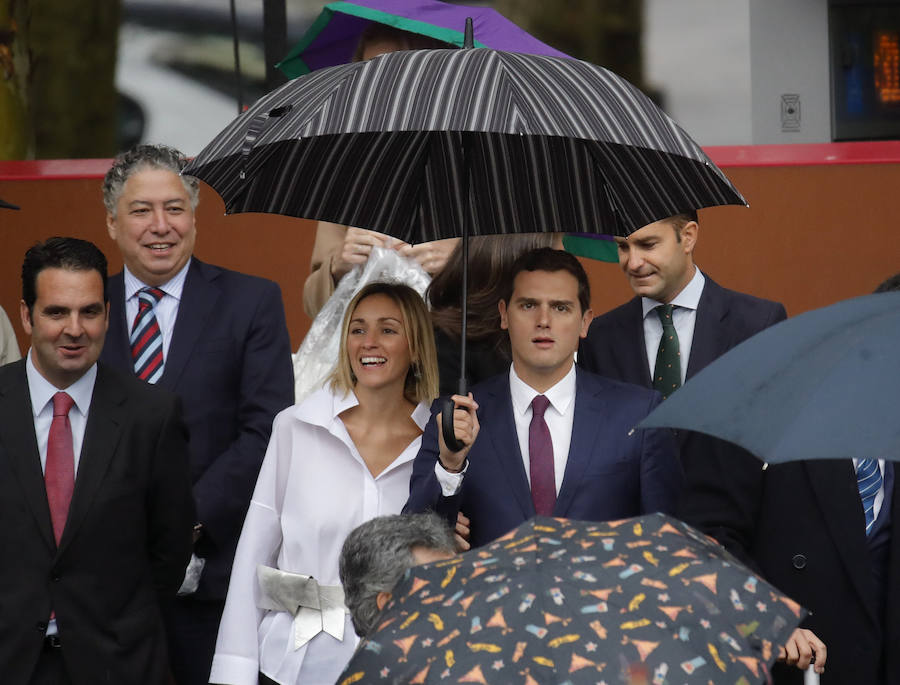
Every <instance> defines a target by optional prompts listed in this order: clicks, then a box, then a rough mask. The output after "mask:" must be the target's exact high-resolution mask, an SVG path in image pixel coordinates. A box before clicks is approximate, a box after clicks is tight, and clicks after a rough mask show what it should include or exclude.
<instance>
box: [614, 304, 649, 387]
mask: <svg viewBox="0 0 900 685" xmlns="http://www.w3.org/2000/svg"><path fill="white" fill-rule="evenodd" d="M622 324H623V325H622V326H620V328H622V329H623V330H622V331H621V334H619V335H616V336H615V341H614V342H613V345H614V347H615V349H616V358H617V359H618V360H619V366H620V370H621V373H622V375H621V380H623V381H626V382H628V383H634V384H636V385H642V386H644V387H645V388H649V387H651V384H650V366H649V365H648V363H647V343H646V342H645V340H644V310H643V307H642V306H641V298H640V297H635V298H633V299H631V300H630V301H629V302H628V304H627V305H626V312H625V317H624V319H623V321H622ZM633 332H636V334H637V335H636V336H635V335H634V333H633ZM635 338H636V339H637V342H636V344H635V342H634V341H635Z"/></svg>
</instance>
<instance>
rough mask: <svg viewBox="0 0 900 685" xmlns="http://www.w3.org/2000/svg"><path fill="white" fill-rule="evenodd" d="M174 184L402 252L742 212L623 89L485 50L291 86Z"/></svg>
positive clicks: (316, 77)
mask: <svg viewBox="0 0 900 685" xmlns="http://www.w3.org/2000/svg"><path fill="white" fill-rule="evenodd" d="M185 173H189V174H192V175H194V176H197V177H199V178H201V179H202V180H204V181H206V182H207V183H208V184H209V185H211V186H212V187H213V188H214V189H215V190H216V191H217V192H218V193H219V194H220V195H221V196H222V197H223V198H224V200H225V207H226V211H227V212H228V213H235V212H270V213H276V214H284V215H289V216H298V217H306V218H311V219H321V220H326V221H332V222H335V223H339V224H344V225H350V226H359V227H363V228H368V229H372V230H375V231H380V232H382V233H387V234H390V235H392V236H395V237H397V238H400V239H401V240H404V241H407V242H409V243H420V242H424V241H428V240H435V239H438V238H448V237H454V236H460V235H464V233H463V230H464V229H463V226H464V224H465V225H466V233H467V234H469V235H480V234H493V233H531V232H539V231H565V232H573V233H574V232H583V233H607V234H611V235H627V234H629V233H630V232H631V231H633V230H635V229H637V228H640V227H641V226H644V225H646V224H648V223H651V222H653V221H656V220H658V219H662V218H665V217H668V216H671V215H673V214H677V213H680V212H683V211H686V210H691V209H699V208H702V207H709V206H714V205H722V204H746V202H745V201H744V199H743V197H741V194H740V193H739V192H738V191H737V190H736V189H735V188H734V186H733V185H732V184H731V183H730V182H729V181H728V179H727V178H726V177H725V175H724V174H723V173H722V172H721V171H720V170H719V169H718V168H717V167H716V166H715V165H714V164H713V163H712V162H711V161H710V160H709V158H708V157H707V156H706V155H705V154H704V152H703V150H702V149H701V148H700V146H699V145H697V144H696V143H695V142H694V141H693V140H692V139H691V138H690V137H689V136H688V135H687V134H686V133H685V132H684V131H683V130H682V129H681V128H680V127H679V126H678V125H677V124H675V122H674V121H672V120H671V119H670V118H669V117H668V116H667V115H666V114H664V113H663V112H662V111H661V110H660V109H659V108H658V107H657V106H656V105H655V104H653V103H652V102H651V101H650V100H649V99H648V98H647V97H646V96H644V95H643V94H642V93H641V92H640V91H638V90H637V89H636V88H635V87H633V86H632V85H631V84H629V83H628V82H626V81H625V80H624V79H622V78H620V77H618V76H616V75H615V74H613V73H612V72H610V71H608V70H606V69H603V68H601V67H597V66H594V65H592V64H588V63H586V62H580V61H577V60H571V59H561V58H554V57H541V56H534V55H524V54H517V53H510V52H500V51H495V50H489V49H484V48H477V49H463V50H421V51H401V52H394V53H390V54H386V55H382V56H380V57H377V58H375V59H373V60H369V61H366V62H356V63H353V64H346V65H341V66H337V67H332V68H328V69H321V70H319V71H316V72H313V73H311V74H308V75H306V76H302V77H300V78H297V79H295V80H293V81H290V82H289V83H287V84H285V85H284V86H282V87H281V88H279V89H277V90H275V91H273V92H271V93H269V94H268V95H266V96H264V97H263V98H262V99H260V100H259V101H258V102H257V103H256V104H255V105H253V106H252V107H251V108H250V109H249V110H248V111H247V112H245V113H244V114H242V115H240V116H239V117H237V118H236V119H235V120H234V121H233V122H232V123H231V124H230V125H229V126H228V127H227V128H226V129H225V130H224V131H222V132H221V133H220V134H219V135H218V136H216V138H215V139H214V140H213V141H212V142H211V143H210V144H209V145H208V146H207V147H206V148H205V149H204V150H203V151H202V152H201V153H200V154H199V155H198V156H197V157H196V158H195V159H194V160H193V162H192V163H191V164H190V165H189V166H188V168H187V169H185ZM465 208H468V215H467V216H465V215H464V213H463V212H464V209H465ZM464 219H466V221H464Z"/></svg>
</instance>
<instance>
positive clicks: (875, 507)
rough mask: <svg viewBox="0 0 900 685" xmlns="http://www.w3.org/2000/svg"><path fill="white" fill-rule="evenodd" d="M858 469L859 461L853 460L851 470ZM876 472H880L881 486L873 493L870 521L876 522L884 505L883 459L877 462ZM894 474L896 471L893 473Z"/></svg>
mask: <svg viewBox="0 0 900 685" xmlns="http://www.w3.org/2000/svg"><path fill="white" fill-rule="evenodd" d="M858 468H859V459H854V460H853V470H854V471H856V470H857V469H858ZM878 470H879V471H881V486H880V487H879V488H878V492H877V493H875V502H874V503H873V504H872V520H874V521H877V520H878V513H879V512H880V511H881V505H882V504H883V503H884V459H879V460H878ZM894 473H896V470H895V471H894Z"/></svg>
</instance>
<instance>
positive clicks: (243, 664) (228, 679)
mask: <svg viewBox="0 0 900 685" xmlns="http://www.w3.org/2000/svg"><path fill="white" fill-rule="evenodd" d="M209 682H211V683H220V684H221V685H257V684H258V683H259V663H258V662H257V661H256V660H255V659H248V658H247V657H243V656H236V655H233V654H216V655H215V656H214V657H213V661H212V668H211V670H210V674H209Z"/></svg>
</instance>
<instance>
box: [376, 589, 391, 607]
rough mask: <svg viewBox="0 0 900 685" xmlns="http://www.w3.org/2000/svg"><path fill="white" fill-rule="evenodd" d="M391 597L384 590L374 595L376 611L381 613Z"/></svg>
mask: <svg viewBox="0 0 900 685" xmlns="http://www.w3.org/2000/svg"><path fill="white" fill-rule="evenodd" d="M391 597H393V595H392V594H391V593H390V592H385V591H384V590H382V591H381V592H379V593H378V594H377V595H375V605H376V606H377V607H378V611H381V610H382V609H384V608H385V607H386V606H387V603H388V602H390V601H391Z"/></svg>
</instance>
